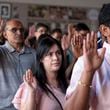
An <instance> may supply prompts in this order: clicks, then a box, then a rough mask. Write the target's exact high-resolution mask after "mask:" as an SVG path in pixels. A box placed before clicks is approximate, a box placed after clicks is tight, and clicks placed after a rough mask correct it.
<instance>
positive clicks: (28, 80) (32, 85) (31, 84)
mask: <svg viewBox="0 0 110 110" xmlns="http://www.w3.org/2000/svg"><path fill="white" fill-rule="evenodd" d="M23 80H24V82H25V84H26V87H27V88H28V89H29V90H30V91H33V90H36V88H37V81H36V79H35V77H33V75H32V71H31V70H27V71H26V74H25V75H24V76H23Z"/></svg>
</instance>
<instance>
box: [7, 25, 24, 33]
mask: <svg viewBox="0 0 110 110" xmlns="http://www.w3.org/2000/svg"><path fill="white" fill-rule="evenodd" d="M6 30H8V31H11V32H13V33H14V34H15V33H17V31H19V32H20V33H21V34H24V28H16V27H14V28H12V29H6Z"/></svg>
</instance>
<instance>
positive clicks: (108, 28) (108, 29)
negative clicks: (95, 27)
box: [98, 3, 110, 43]
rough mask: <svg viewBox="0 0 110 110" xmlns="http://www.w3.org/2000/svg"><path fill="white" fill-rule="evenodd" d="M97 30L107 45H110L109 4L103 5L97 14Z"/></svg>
mask: <svg viewBox="0 0 110 110" xmlns="http://www.w3.org/2000/svg"><path fill="white" fill-rule="evenodd" d="M98 20H99V30H100V32H101V34H102V38H104V39H105V40H106V41H107V42H108V43H110V3H108V4H103V6H102V8H101V9H100V12H99V17H98Z"/></svg>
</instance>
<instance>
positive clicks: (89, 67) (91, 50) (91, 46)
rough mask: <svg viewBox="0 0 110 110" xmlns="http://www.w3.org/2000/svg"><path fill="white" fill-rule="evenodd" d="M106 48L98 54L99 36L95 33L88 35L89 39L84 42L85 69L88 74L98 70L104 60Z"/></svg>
mask: <svg viewBox="0 0 110 110" xmlns="http://www.w3.org/2000/svg"><path fill="white" fill-rule="evenodd" d="M104 54H105V48H102V49H101V50H100V53H98V52H97V35H96V33H94V32H91V34H88V35H87V38H86V39H85V40H83V57H84V67H85V68H84V69H85V71H86V72H93V73H94V71H95V70H97V69H98V68H99V67H100V66H101V64H102V61H103V59H104Z"/></svg>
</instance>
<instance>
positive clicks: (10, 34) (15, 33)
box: [3, 19, 24, 46]
mask: <svg viewBox="0 0 110 110" xmlns="http://www.w3.org/2000/svg"><path fill="white" fill-rule="evenodd" d="M3 35H4V37H5V39H6V40H7V41H8V42H9V43H10V44H11V45H12V46H13V45H15V44H23V43H24V27H23V24H22V22H21V21H19V20H16V19H11V20H8V21H7V22H6V24H5V26H4V30H3Z"/></svg>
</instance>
